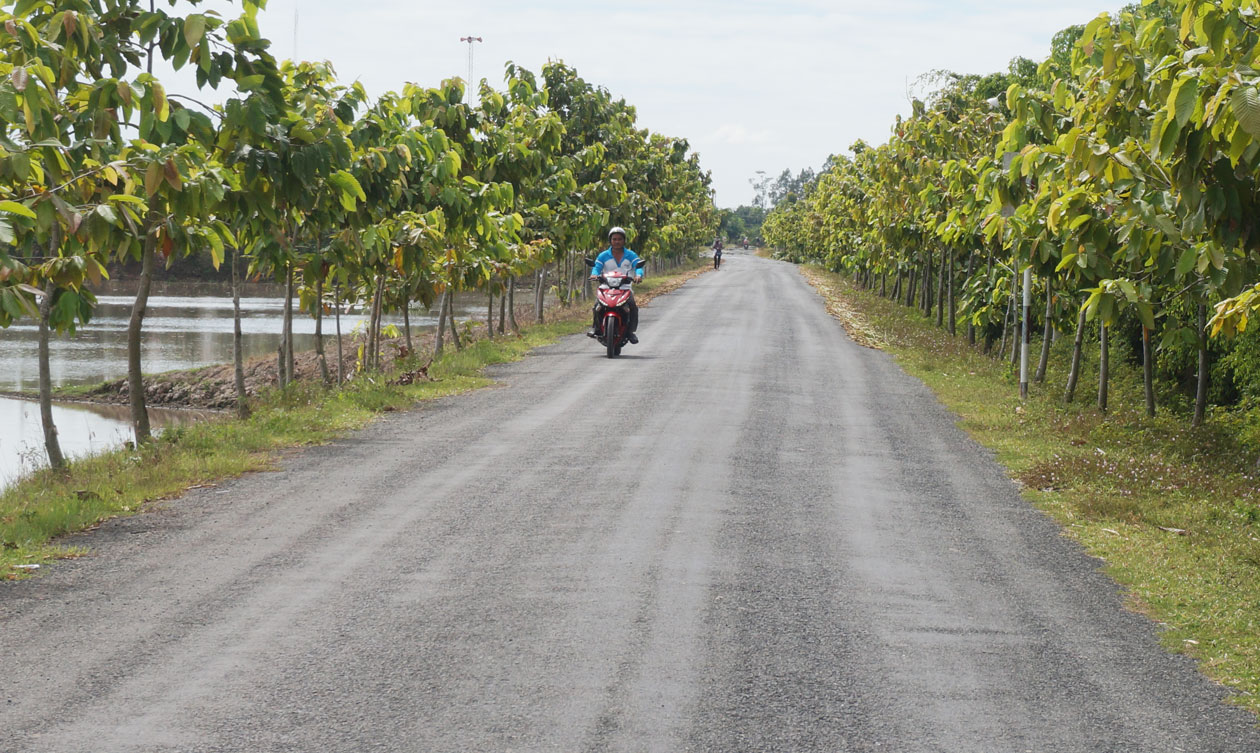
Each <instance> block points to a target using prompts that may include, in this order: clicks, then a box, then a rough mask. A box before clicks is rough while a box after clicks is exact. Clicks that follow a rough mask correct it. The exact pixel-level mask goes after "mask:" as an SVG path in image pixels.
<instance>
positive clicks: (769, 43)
mask: <svg viewBox="0 0 1260 753" xmlns="http://www.w3.org/2000/svg"><path fill="white" fill-rule="evenodd" d="M1121 5H1122V3H1120V2H1115V1H1114V0H1054V1H1051V0H953V1H949V0H942V1H939V2H938V1H935V0H932V1H929V0H874V2H871V1H870V0H860V1H859V0H786V1H783V2H773V1H771V0H720V1H719V0H621V2H617V3H607V2H599V1H598V0H529V1H527V2H520V0H442V1H441V2H425V1H423V0H421V1H417V0H364V1H363V2H346V0H269V1H268V3H267V8H266V10H265V11H263V14H262V17H261V21H260V25H261V30H262V33H263V35H264V36H266V37H267V38H269V39H270V40H272V43H273V52H274V53H275V55H276V56H277V57H278V58H288V57H293V56H294V53H295V35H294V27H295V16H296V31H297V33H296V56H297V57H299V58H302V59H308V60H329V61H331V62H332V63H333V65H334V67H335V68H336V70H337V74H338V77H339V78H340V79H342V80H344V81H346V82H349V81H353V80H355V79H358V80H360V81H362V82H363V84H364V85H365V86H366V87H367V89H368V91H369V92H370V93H371V94H372V95H374V96H375V95H379V94H381V93H383V92H385V91H388V90H391V89H397V88H399V87H400V86H401V85H402V84H403V82H406V81H412V82H415V83H417V84H421V85H424V86H433V85H436V84H437V83H439V82H440V81H441V80H442V79H444V78H447V77H450V76H461V77H464V76H466V75H467V67H468V45H466V44H463V43H461V42H460V41H459V39H460V37H465V36H470V35H471V36H479V37H481V38H482V39H483V40H484V41H482V42H481V43H479V44H476V45H475V50H474V71H473V74H474V78H477V79H480V78H488V79H490V81H491V82H492V83H493V84H495V86H496V87H498V88H502V81H503V64H504V63H505V62H506V61H509V60H511V61H513V62H515V63H517V64H518V65H523V66H525V67H526V68H529V69H530V70H533V71H535V72H538V71H539V70H540V69H541V67H542V65H543V63H545V62H546V61H547V60H549V59H555V60H563V61H564V62H566V63H568V64H569V65H571V66H573V67H574V68H576V69H577V72H578V74H579V75H581V76H582V77H583V78H585V79H586V80H587V81H588V82H590V83H593V84H596V85H599V86H603V87H605V88H607V89H608V90H610V91H611V92H612V93H613V94H614V95H615V96H617V97H624V98H625V99H626V101H627V102H628V103H630V104H632V105H634V106H635V108H636V109H637V110H638V115H639V125H640V126H641V127H647V128H651V129H652V130H653V131H656V132H658V133H662V134H665V135H668V136H674V137H681V138H685V139H687V140H688V141H689V142H690V143H691V146H692V148H693V149H694V150H695V151H697V152H699V154H700V160H701V164H702V165H703V166H704V167H705V169H707V170H709V171H711V172H712V174H713V185H714V188H715V189H716V190H717V203H718V205H719V206H724V207H734V206H737V205H740V204H747V203H751V201H752V197H753V191H752V188H751V186H750V184H749V179H751V178H753V177H755V175H756V172H757V171H758V170H764V171H766V172H768V173H771V174H777V173H779V172H781V171H782V170H783V169H784V168H790V169H791V170H792V171H793V172H795V171H798V170H800V169H801V168H804V167H811V168H814V169H818V167H819V166H821V164H822V163H823V162H824V161H825V160H826V159H827V157H828V155H830V154H835V153H841V152H847V151H848V148H849V146H850V145H851V144H852V143H853V142H854V141H856V140H857V139H864V140H866V141H868V142H870V143H872V144H878V143H882V142H884V141H885V140H886V139H887V134H888V131H889V128H890V126H891V125H892V122H893V118H894V116H896V115H897V114H898V113H901V114H906V113H908V112H909V110H910V105H909V100H908V91H909V90H910V88H911V87H912V86H913V85H914V82H915V80H916V79H918V78H919V77H920V76H921V75H922V74H924V73H926V72H928V71H931V70H934V69H948V70H952V71H957V72H960V73H979V74H984V73H991V72H994V71H999V70H1005V69H1006V67H1007V63H1008V62H1009V61H1010V59H1011V58H1013V57H1015V56H1017V55H1022V56H1024V57H1028V58H1032V59H1033V60H1037V61H1040V60H1042V59H1043V58H1045V56H1046V55H1048V54H1049V50H1050V38H1051V37H1052V36H1053V35H1054V33H1055V32H1056V31H1058V30H1060V29H1062V28H1064V27H1066V26H1070V25H1072V24H1078V23H1079V24H1083V23H1087V22H1088V21H1090V20H1091V19H1093V18H1094V17H1095V16H1097V15H1098V14H1099V13H1102V12H1104V11H1115V10H1116V9H1118V8H1119V7H1120V6H1121Z"/></svg>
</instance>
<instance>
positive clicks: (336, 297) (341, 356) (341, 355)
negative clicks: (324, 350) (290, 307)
mask: <svg viewBox="0 0 1260 753" xmlns="http://www.w3.org/2000/svg"><path fill="white" fill-rule="evenodd" d="M333 320H334V321H335V322H336V324H337V386H338V387H340V386H341V385H342V384H343V383H344V382H345V373H344V371H343V369H344V368H345V367H344V364H345V351H343V350H342V347H341V282H340V281H338V282H335V283H333Z"/></svg>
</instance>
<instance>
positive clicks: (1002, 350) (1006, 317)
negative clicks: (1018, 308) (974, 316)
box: [997, 293, 1015, 360]
mask: <svg viewBox="0 0 1260 753" xmlns="http://www.w3.org/2000/svg"><path fill="white" fill-rule="evenodd" d="M1014 306H1015V295H1014V294H1013V293H1012V294H1011V297H1010V299H1009V300H1007V302H1006V312H1005V313H1004V314H1002V341H1001V343H1000V344H999V345H998V354H997V357H998V359H999V360H1001V359H1003V358H1005V357H1006V340H1007V336H1008V335H1009V334H1010V326H1009V324H1010V321H1011V309H1012V308H1013V307H1014Z"/></svg>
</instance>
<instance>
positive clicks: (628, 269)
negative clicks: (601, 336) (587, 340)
mask: <svg viewBox="0 0 1260 753" xmlns="http://www.w3.org/2000/svg"><path fill="white" fill-rule="evenodd" d="M637 261H639V255H638V254H636V253H635V252H633V251H631V250H630V249H628V248H626V231H625V230H624V229H622V228H620V227H614V228H613V229H612V230H609V231H608V248H606V249H604V251H603V252H602V253H600V255H599V256H597V257H595V266H593V267H591V279H592V280H596V279H599V276H600V274H602V273H603V272H604V270H605V269H617V268H620V269H621V270H622V271H623V272H625V273H626V274H627V275H630V276H632V277H633V278H634V281H635V282H639V281H641V280H642V279H643V270H642V269H637V268H636V267H635V262H637ZM626 305H627V306H628V307H629V309H630V320H629V322H627V325H626V326H627V327H628V328H629V330H630V332H629V333H628V334H627V335H626V339H628V340H629V341H630V342H632V343H635V344H638V342H639V338H638V337H637V336H635V334H634V331H635V330H636V329H638V327H639V304H637V303H635V301H634V293H633V292H631V293H630V300H629V301H628V302H627V304H626ZM592 317H593V323H592V325H591V331H590V332H587V333H586V334H587V336H588V337H595V333H596V332H597V331H598V330H599V306H596V307H595V311H594V313H593V315H592Z"/></svg>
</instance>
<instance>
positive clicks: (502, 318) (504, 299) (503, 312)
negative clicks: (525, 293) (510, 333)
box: [499, 278, 512, 335]
mask: <svg viewBox="0 0 1260 753" xmlns="http://www.w3.org/2000/svg"><path fill="white" fill-rule="evenodd" d="M507 284H508V285H509V286H510V285H511V284H512V282H511V278H508V282H507ZM510 290H511V288H509V289H508V290H501V291H499V334H500V335H501V334H503V326H504V324H505V323H506V319H507V304H508V294H509V292H510Z"/></svg>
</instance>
